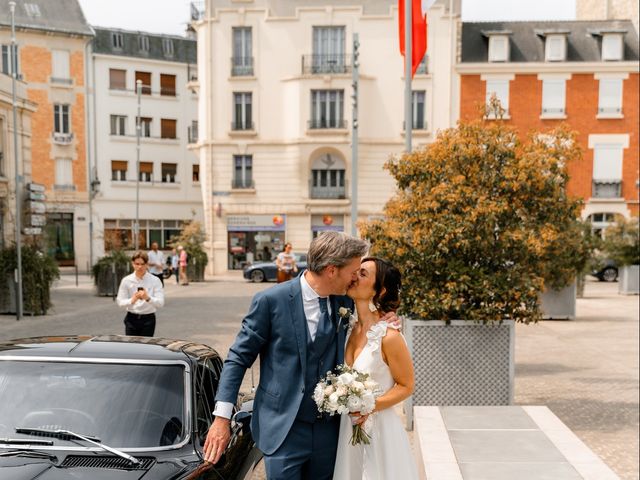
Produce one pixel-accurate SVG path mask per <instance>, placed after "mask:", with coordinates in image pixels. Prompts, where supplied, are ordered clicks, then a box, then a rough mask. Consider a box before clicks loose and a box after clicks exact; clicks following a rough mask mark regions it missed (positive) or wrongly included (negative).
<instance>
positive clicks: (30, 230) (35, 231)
mask: <svg viewBox="0 0 640 480" xmlns="http://www.w3.org/2000/svg"><path fill="white" fill-rule="evenodd" d="M22 233H24V234H25V235H40V234H42V229H41V228H40V227H27V228H25V229H23V230H22Z"/></svg>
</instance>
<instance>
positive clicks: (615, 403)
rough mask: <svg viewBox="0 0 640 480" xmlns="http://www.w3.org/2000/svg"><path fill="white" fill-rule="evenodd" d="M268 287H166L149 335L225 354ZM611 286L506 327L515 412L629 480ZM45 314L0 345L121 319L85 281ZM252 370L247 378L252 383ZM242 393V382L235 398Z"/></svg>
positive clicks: (626, 372)
mask: <svg viewBox="0 0 640 480" xmlns="http://www.w3.org/2000/svg"><path fill="white" fill-rule="evenodd" d="M270 285H272V284H252V283H248V282H246V281H245V280H243V279H242V277H241V274H240V273H239V272H232V273H230V274H228V275H225V276H224V277H213V278H211V279H208V281H207V282H206V283H191V285H189V286H188V287H179V286H176V285H175V284H174V283H171V280H170V281H169V282H167V288H166V295H167V305H166V306H165V308H164V309H163V310H162V311H161V312H160V314H159V320H158V328H157V335H158V336H163V337H173V338H184V339H187V340H194V341H198V342H203V343H206V344H209V345H211V346H212V347H214V348H216V349H217V350H218V351H220V353H221V354H223V355H224V354H226V352H227V351H228V348H229V346H230V345H231V343H232V342H233V339H234V338H235V335H236V333H237V330H238V327H239V325H240V322H241V321H242V317H243V315H244V313H245V312H246V311H247V308H248V306H249V303H250V300H251V297H252V296H253V295H254V294H255V293H256V292H258V291H260V290H262V289H264V288H268V287H269V286H270ZM617 288H618V284H617V283H613V284H606V283H599V282H588V283H587V286H586V291H585V298H583V299H579V300H578V305H577V318H576V320H573V321H543V322H540V323H539V324H538V325H528V326H527V325H518V326H517V327H516V372H515V374H516V383H515V403H516V404H518V405H546V406H548V407H549V408H550V410H551V411H552V412H553V413H554V414H555V415H556V416H558V417H559V418H560V420H562V422H564V423H565V424H566V425H567V426H568V427H569V428H571V430H572V431H573V432H574V433H575V434H576V435H577V436H578V437H579V438H580V439H581V440H582V441H583V442H585V443H586V445H587V446H588V447H589V448H590V449H592V450H593V451H594V452H595V453H596V454H597V455H599V456H600V458H602V459H603V460H604V461H605V463H606V464H607V465H608V466H609V467H611V468H612V469H613V470H614V471H615V472H616V473H617V474H618V475H619V476H620V477H621V478H623V479H629V480H637V479H638V478H639V476H638V463H639V462H638V448H639V444H638V421H639V414H638V405H639V399H638V388H639V368H638V317H639V313H638V300H639V297H638V296H621V295H618V294H617ZM52 299H53V302H54V308H53V309H52V311H51V312H50V313H51V314H50V315H46V316H44V317H26V318H24V319H23V320H21V321H20V322H16V321H15V317H14V316H11V315H0V340H2V339H9V338H19V337H27V336H36V335H55V334H72V333H96V334H98V333H122V317H123V315H122V313H121V312H119V311H118V309H117V307H115V306H114V304H113V302H112V300H111V299H110V298H105V297H96V296H95V295H94V294H93V288H92V284H91V279H90V278H89V277H87V276H80V277H79V286H78V287H76V286H75V279H74V277H73V276H70V275H64V276H63V277H62V278H61V279H60V281H58V282H57V283H56V286H55V289H54V291H53V292H52ZM257 376H258V371H257V369H256V371H255V377H256V381H257ZM249 385H250V376H249V375H247V377H246V378H245V385H244V389H245V390H246V389H248V387H249Z"/></svg>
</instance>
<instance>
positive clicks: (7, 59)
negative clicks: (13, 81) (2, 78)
mask: <svg viewBox="0 0 640 480" xmlns="http://www.w3.org/2000/svg"><path fill="white" fill-rule="evenodd" d="M0 49H1V50H2V65H1V67H2V73H4V74H6V75H12V74H13V63H12V61H11V50H12V49H11V45H2V46H0ZM14 52H15V57H16V72H17V73H18V77H20V51H19V50H18V46H17V45H15V50H14Z"/></svg>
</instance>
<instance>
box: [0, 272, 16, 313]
mask: <svg viewBox="0 0 640 480" xmlns="http://www.w3.org/2000/svg"><path fill="white" fill-rule="evenodd" d="M5 285H6V287H7V291H6V293H3V294H2V296H0V313H16V283H15V282H14V279H13V275H9V276H7V278H6V279H5Z"/></svg>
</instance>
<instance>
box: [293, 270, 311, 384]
mask: <svg viewBox="0 0 640 480" xmlns="http://www.w3.org/2000/svg"><path fill="white" fill-rule="evenodd" d="M290 284H291V288H290V290H289V313H290V315H291V323H292V324H293V330H294V332H295V334H296V342H297V343H298V352H299V353H300V363H301V364H302V374H303V375H304V372H306V370H307V330H308V327H307V317H306V316H305V314H304V306H303V304H302V290H301V288H300V281H299V280H298V279H294V280H293V281H291V282H290Z"/></svg>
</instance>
